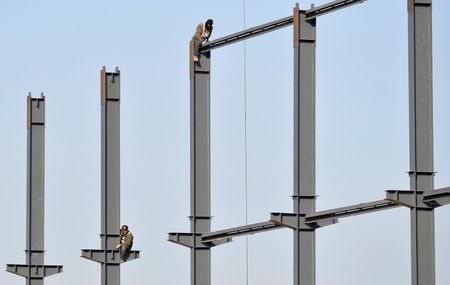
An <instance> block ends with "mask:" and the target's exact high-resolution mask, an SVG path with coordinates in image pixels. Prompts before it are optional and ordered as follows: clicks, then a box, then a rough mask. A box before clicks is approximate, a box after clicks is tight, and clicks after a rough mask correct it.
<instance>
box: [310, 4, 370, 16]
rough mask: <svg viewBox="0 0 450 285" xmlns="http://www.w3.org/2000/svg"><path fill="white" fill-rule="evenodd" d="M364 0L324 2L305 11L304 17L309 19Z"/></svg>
mask: <svg viewBox="0 0 450 285" xmlns="http://www.w3.org/2000/svg"><path fill="white" fill-rule="evenodd" d="M365 1H367V0H337V1H333V2H330V3H326V4H323V5H320V6H317V7H314V8H311V9H310V10H308V11H306V19H307V20H310V19H312V18H317V17H319V16H322V15H324V14H328V13H331V12H334V11H336V10H339V9H342V8H346V7H348V6H351V5H355V4H359V3H363V2H365Z"/></svg>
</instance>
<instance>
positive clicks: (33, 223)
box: [7, 95, 62, 285]
mask: <svg viewBox="0 0 450 285" xmlns="http://www.w3.org/2000/svg"><path fill="white" fill-rule="evenodd" d="M44 129H45V97H44V96H41V98H31V95H28V97H27V231H26V235H27V241H26V250H25V252H26V265H11V264H10V265H7V271H9V272H11V273H15V274H18V275H21V276H23V277H25V278H26V284H27V285H42V284H44V277H46V276H50V275H53V274H56V273H60V272H61V271H62V266H59V265H56V266H48V265H44V145H45V133H44Z"/></svg>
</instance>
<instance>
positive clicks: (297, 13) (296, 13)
mask: <svg viewBox="0 0 450 285" xmlns="http://www.w3.org/2000/svg"><path fill="white" fill-rule="evenodd" d="M299 17H300V11H299V8H298V3H297V4H295V7H294V16H293V18H294V23H293V28H294V48H297V47H298V42H299V39H300V29H299V22H300V21H299Z"/></svg>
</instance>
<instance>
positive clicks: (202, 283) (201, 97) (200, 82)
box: [190, 42, 211, 285]
mask: <svg viewBox="0 0 450 285" xmlns="http://www.w3.org/2000/svg"><path fill="white" fill-rule="evenodd" d="M192 44H193V43H192V42H191V53H190V81H191V92H190V93H191V214H190V220H191V233H192V234H193V235H194V236H195V235H196V234H201V233H207V232H210V231H211V199H210V194H211V193H210V186H211V185H210V184H211V183H210V156H211V155H210V52H205V53H202V54H201V55H200V56H199V61H198V62H194V61H193V59H192ZM191 284H192V285H210V284H211V250H210V248H208V247H205V246H201V245H200V244H197V241H195V242H194V246H193V247H192V248H191Z"/></svg>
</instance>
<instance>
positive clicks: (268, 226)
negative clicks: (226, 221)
mask: <svg viewBox="0 0 450 285" xmlns="http://www.w3.org/2000/svg"><path fill="white" fill-rule="evenodd" d="M279 227H281V226H280V225H278V224H276V223H274V222H272V221H268V222H262V223H255V224H248V225H245V226H241V227H235V228H231V229H225V230H220V231H215V232H210V233H206V234H203V235H202V238H201V240H202V241H203V242H207V241H213V240H218V239H223V238H231V237H236V236H242V235H248V234H254V233H259V232H263V231H270V230H275V229H277V228H279Z"/></svg>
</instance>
